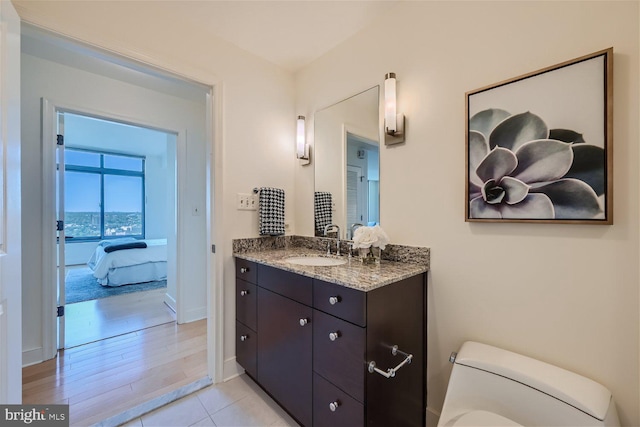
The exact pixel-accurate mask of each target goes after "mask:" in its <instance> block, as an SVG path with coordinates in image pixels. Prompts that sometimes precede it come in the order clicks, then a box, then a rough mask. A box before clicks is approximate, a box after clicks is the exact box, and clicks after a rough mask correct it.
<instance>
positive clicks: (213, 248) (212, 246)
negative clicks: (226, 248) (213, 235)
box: [211, 245, 216, 254]
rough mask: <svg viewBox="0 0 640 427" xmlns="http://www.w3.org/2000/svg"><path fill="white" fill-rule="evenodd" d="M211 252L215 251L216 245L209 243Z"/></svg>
mask: <svg viewBox="0 0 640 427" xmlns="http://www.w3.org/2000/svg"><path fill="white" fill-rule="evenodd" d="M211 253H212V254H215V253H216V245H211Z"/></svg>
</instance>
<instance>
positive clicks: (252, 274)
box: [236, 258, 258, 284]
mask: <svg viewBox="0 0 640 427" xmlns="http://www.w3.org/2000/svg"><path fill="white" fill-rule="evenodd" d="M257 274H258V269H257V264H256V263H255V262H251V261H247V260H246V259H241V258H236V277H237V278H240V279H242V280H245V281H247V282H250V283H253V284H255V283H257V280H258V276H257Z"/></svg>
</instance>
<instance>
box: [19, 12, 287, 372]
mask: <svg viewBox="0 0 640 427" xmlns="http://www.w3.org/2000/svg"><path fill="white" fill-rule="evenodd" d="M13 3H14V4H15V6H16V9H17V10H18V13H19V14H20V16H21V17H22V19H23V20H25V21H27V22H30V23H33V24H35V25H37V26H40V27H43V28H46V29H50V30H53V31H55V32H57V33H60V34H63V35H67V36H70V37H73V38H76V39H79V40H81V41H84V42H88V43H91V44H94V45H97V46H100V47H103V48H106V49H108V50H112V51H115V52H117V53H121V54H124V55H127V56H130V57H133V58H136V59H138V60H141V61H145V62H149V63H151V64H155V65H158V66H162V67H165V68H167V69H169V70H172V71H175V72H177V73H180V74H183V75H187V76H190V77H193V78H199V79H202V80H204V82H205V83H216V90H217V92H216V96H217V97H218V102H219V104H218V106H219V107H220V108H221V111H220V112H219V113H220V116H219V117H220V119H221V120H220V121H219V122H217V123H215V126H216V129H214V132H216V135H217V136H218V137H219V139H218V140H217V143H218V144H219V145H218V151H217V152H216V154H218V157H216V158H215V163H216V168H217V170H218V171H220V170H222V173H221V175H220V178H221V179H222V187H221V190H222V192H221V193H219V194H216V202H217V203H218V206H219V208H218V209H219V212H220V214H221V215H222V218H219V217H218V216H217V217H216V218H215V220H221V221H222V222H223V224H224V226H223V227H222V228H221V230H220V235H218V236H217V237H216V242H215V243H216V244H217V253H218V254H223V261H222V262H223V265H224V273H223V274H224V287H225V289H223V290H221V291H220V292H219V294H220V295H224V298H225V299H224V303H225V313H224V330H225V333H224V359H225V362H228V363H226V364H225V369H226V371H227V374H225V375H228V374H229V373H233V372H234V371H235V362H234V356H235V340H234V330H235V320H234V319H235V300H234V290H233V289H234V287H235V279H234V277H235V275H234V268H233V265H234V264H233V259H232V258H231V239H233V238H239V237H252V236H257V234H258V223H257V213H256V212H254V211H237V210H236V209H235V199H236V196H235V195H236V193H248V192H250V191H251V189H253V188H254V187H259V186H273V187H280V188H283V189H285V191H286V194H287V213H290V212H292V211H293V168H294V166H295V152H294V148H295V147H294V141H295V112H294V108H293V105H294V93H293V78H292V76H291V74H290V73H289V72H286V71H283V70H282V69H280V68H278V67H277V66H275V65H273V64H271V63H269V62H267V61H264V60H262V59H259V58H257V57H255V56H253V55H251V54H249V53H247V52H245V51H243V50H241V49H239V48H237V47H235V46H233V45H231V44H229V43H227V42H224V41H222V40H220V39H216V38H213V37H212V38H209V37H204V36H203V34H204V33H206V32H205V31H204V30H205V29H201V30H197V29H196V28H194V27H193V26H192V25H190V23H189V22H183V21H176V20H175V19H174V16H175V15H174V14H173V12H174V9H173V8H176V7H181V8H183V7H194V8H197V2H192V3H188V4H185V3H183V2H76V1H14V2H13ZM195 13H197V12H195ZM196 17H197V16H196ZM188 167H189V165H187V168H188ZM200 179H202V180H204V179H206V177H205V176H202V177H201V178H200ZM216 185H220V183H219V182H217V183H216ZM30 220H33V219H30ZM25 224H27V226H28V224H29V222H28V220H25ZM203 250H206V248H203ZM210 290H211V291H212V292H213V291H214V287H213V284H210ZM213 315H214V316H215V315H216V313H213ZM25 339H27V340H28V338H25Z"/></svg>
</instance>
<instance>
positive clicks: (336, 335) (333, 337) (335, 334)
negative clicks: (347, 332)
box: [329, 331, 341, 341]
mask: <svg viewBox="0 0 640 427" xmlns="http://www.w3.org/2000/svg"><path fill="white" fill-rule="evenodd" d="M340 335H341V334H340V331H335V332H330V333H329V339H330V340H331V341H335V340H337V339H338V338H340Z"/></svg>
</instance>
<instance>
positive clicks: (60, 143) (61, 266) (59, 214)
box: [56, 111, 67, 349]
mask: <svg viewBox="0 0 640 427" xmlns="http://www.w3.org/2000/svg"><path fill="white" fill-rule="evenodd" d="M56 116H57V119H58V120H57V138H56V159H57V161H56V167H57V169H58V170H57V173H56V183H57V185H56V233H57V236H56V239H57V241H58V286H57V299H56V303H57V307H58V313H56V314H57V317H58V349H62V348H64V331H65V329H64V327H65V326H64V322H65V317H64V303H65V286H64V285H65V277H66V271H67V270H66V268H65V265H66V261H65V258H64V250H65V238H66V237H65V233H64V171H65V169H64V113H63V112H60V111H56Z"/></svg>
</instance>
